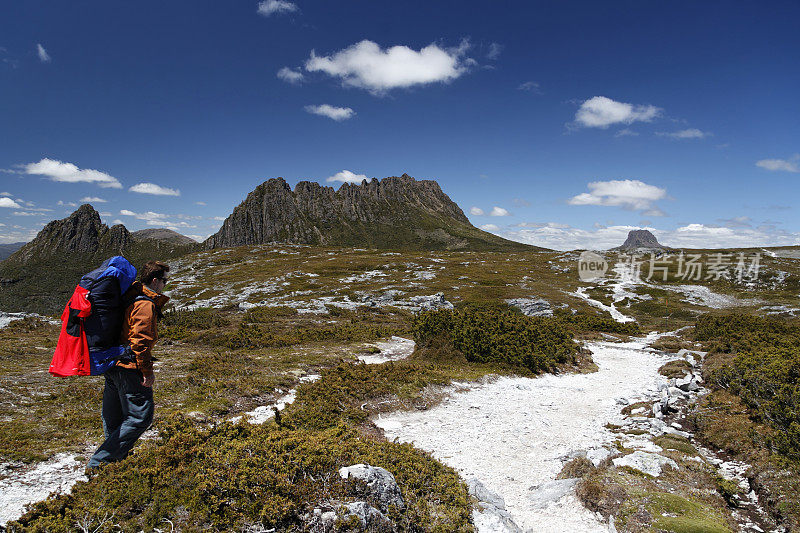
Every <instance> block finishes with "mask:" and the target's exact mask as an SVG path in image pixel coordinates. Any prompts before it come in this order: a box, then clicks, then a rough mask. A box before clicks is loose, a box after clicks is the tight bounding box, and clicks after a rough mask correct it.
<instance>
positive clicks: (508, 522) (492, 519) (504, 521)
mask: <svg viewBox="0 0 800 533" xmlns="http://www.w3.org/2000/svg"><path fill="white" fill-rule="evenodd" d="M480 507H481V512H480V514H479V515H478V516H477V517H476V518H475V526H476V529H477V530H478V531H491V533H524V531H523V529H522V528H521V527H519V526H518V525H517V523H516V522H514V519H513V518H512V517H511V514H510V513H509V512H508V511H504V510H502V509H497V508H496V507H492V506H490V505H487V506H485V507H484V505H480Z"/></svg>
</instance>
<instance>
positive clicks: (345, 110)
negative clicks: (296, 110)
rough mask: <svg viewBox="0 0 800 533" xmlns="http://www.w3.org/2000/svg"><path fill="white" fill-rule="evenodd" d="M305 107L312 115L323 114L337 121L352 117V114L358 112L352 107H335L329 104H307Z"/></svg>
mask: <svg viewBox="0 0 800 533" xmlns="http://www.w3.org/2000/svg"><path fill="white" fill-rule="evenodd" d="M305 109H306V111H307V112H309V113H311V114H312V115H321V116H323V117H328V118H330V119H333V120H335V121H337V122H340V121H342V120H347V119H348V118H352V116H353V115H355V114H356V112H355V111H353V110H352V109H350V108H349V107H334V106H332V105H328V104H322V105H307V106H306V107H305Z"/></svg>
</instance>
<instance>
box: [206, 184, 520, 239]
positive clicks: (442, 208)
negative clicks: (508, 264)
mask: <svg viewBox="0 0 800 533" xmlns="http://www.w3.org/2000/svg"><path fill="white" fill-rule="evenodd" d="M271 242H280V243H294V244H312V245H327V246H364V247H372V248H418V249H492V248H494V249H522V248H525V249H531V248H532V247H530V246H527V245H524V244H521V243H515V242H512V241H508V240H505V239H502V238H500V237H497V236H495V235H492V234H490V233H486V232H484V231H481V230H479V229H478V228H475V227H474V226H472V224H470V222H469V220H468V219H467V217H466V216H465V215H464V212H463V211H462V210H461V208H459V207H458V205H457V204H456V203H455V202H453V201H452V200H451V199H450V198H449V197H448V196H447V195H446V194H445V193H444V192H442V189H441V188H440V187H439V184H438V183H436V182H435V181H432V180H415V179H414V178H412V177H411V176H408V175H407V174H403V175H402V176H400V177H389V178H384V179H383V180H380V181H379V180H377V179H375V178H373V179H372V180H371V181H366V180H364V181H362V182H361V183H360V184H353V183H345V184H343V185H342V186H341V187H340V188H339V189H338V190H335V189H334V188H333V187H326V186H322V185H320V184H319V183H316V182H310V181H301V182H299V183H298V184H297V185H296V186H295V188H294V191H292V189H291V187H289V185H288V184H287V183H286V181H285V180H284V179H283V178H272V179H269V180H267V181H265V182H264V183H262V184H261V185H259V186H258V187H256V189H255V190H253V191H252V192H251V193H250V194H248V195H247V198H246V199H245V201H244V202H242V203H241V204H240V205H239V206H238V207H236V208H235V209H234V211H233V213H231V215H230V216H229V217H228V218H227V219H226V220H225V222H224V223H223V225H222V228H221V229H220V230H219V232H217V233H216V234H215V235H212V236H211V237H209V238H208V240H206V241H205V243H204V244H205V246H206V248H219V247H233V246H243V245H253V244H266V243H271Z"/></svg>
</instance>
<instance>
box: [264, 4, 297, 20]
mask: <svg viewBox="0 0 800 533" xmlns="http://www.w3.org/2000/svg"><path fill="white" fill-rule="evenodd" d="M297 10H298V7H297V4H295V3H294V2H286V1H285V0H264V1H263V2H259V3H258V14H259V15H264V16H265V17H269V16H271V15H275V14H278V15H282V14H284V13H294V12H295V11H297Z"/></svg>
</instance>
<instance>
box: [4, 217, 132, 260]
mask: <svg viewBox="0 0 800 533" xmlns="http://www.w3.org/2000/svg"><path fill="white" fill-rule="evenodd" d="M130 241H131V236H130V233H129V232H128V230H127V229H125V226H123V225H121V224H118V225H116V226H114V227H113V228H111V229H109V227H108V226H106V225H105V224H103V222H102V221H101V220H100V213H98V212H97V211H96V210H95V209H94V207H92V206H91V204H83V205H82V206H80V207H79V208H78V209H76V210H75V211H74V212H73V213H72V214H71V215H69V216H68V217H67V218H63V219H61V220H53V221H52V222H49V223H48V224H47V225H46V226H45V227H44V228H43V229H42V231H40V232H39V234H38V235H37V236H36V238H34V239H33V240H32V241H31V242H29V243H28V244H26V245H25V246H23V247H22V248H21V249H20V250H18V251H17V252H16V253H15V254H14V255H13V256H12V257H11V259H13V260H15V261H28V260H30V259H32V258H34V257H48V256H55V255H58V254H64V253H82V254H93V253H95V252H97V251H98V250H99V249H100V248H101V247H106V248H110V249H112V250H121V249H122V248H123V247H124V246H126V245H127V244H128V243H129V242H130Z"/></svg>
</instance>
